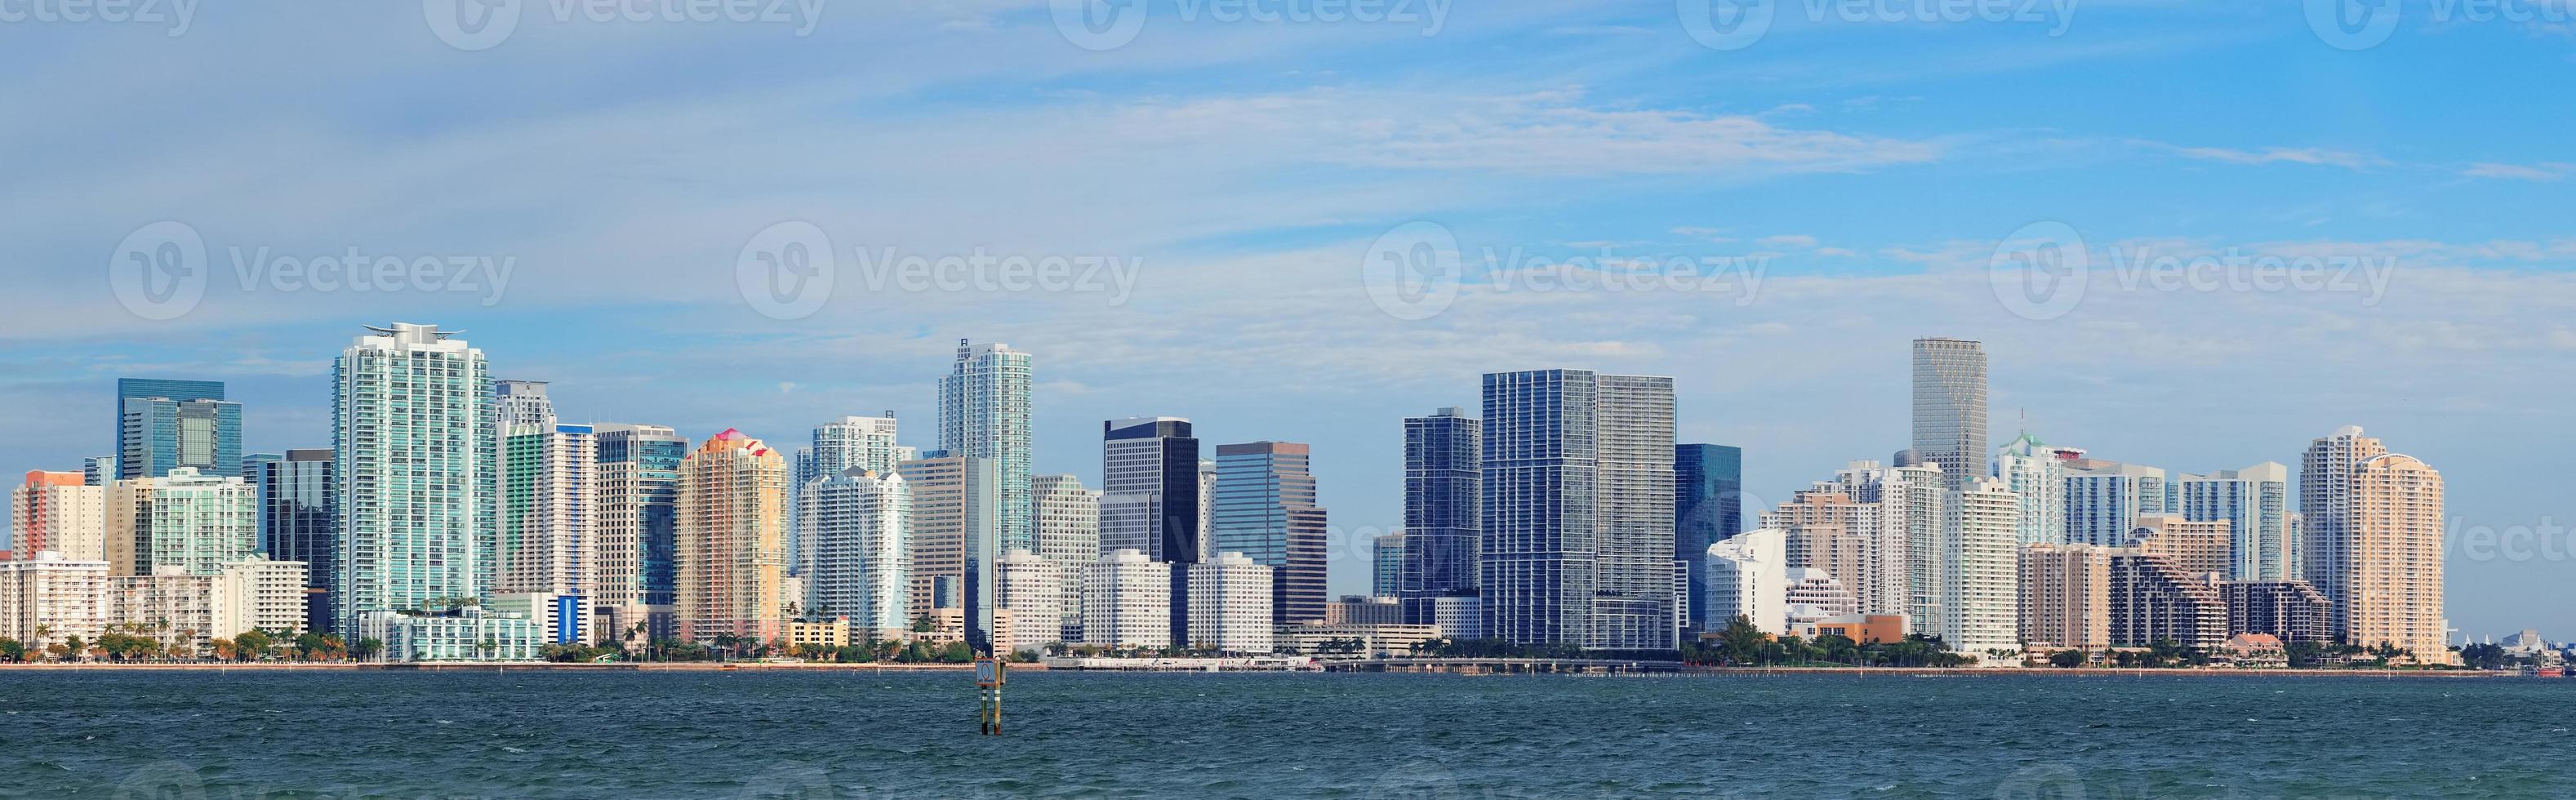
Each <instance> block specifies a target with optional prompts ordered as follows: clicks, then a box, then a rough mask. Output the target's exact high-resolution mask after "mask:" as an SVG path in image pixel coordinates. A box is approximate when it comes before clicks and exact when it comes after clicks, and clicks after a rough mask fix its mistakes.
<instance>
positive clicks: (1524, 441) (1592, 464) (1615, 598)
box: [1477, 370, 1680, 650]
mask: <svg viewBox="0 0 2576 800" xmlns="http://www.w3.org/2000/svg"><path fill="white" fill-rule="evenodd" d="M1483 394H1484V412H1485V413H1484V420H1483V425H1482V427H1483V434H1484V439H1483V447H1482V449H1483V453H1482V456H1483V465H1484V466H1483V474H1482V482H1481V483H1482V485H1481V490H1482V496H1483V502H1482V503H1481V506H1482V509H1481V511H1482V513H1483V515H1484V524H1483V526H1482V545H1481V546H1480V548H1479V559H1480V562H1481V563H1480V572H1479V575H1478V581H1477V583H1478V586H1479V587H1480V588H1479V591H1480V592H1481V596H1482V597H1483V598H1484V605H1485V619H1484V625H1483V627H1484V629H1485V633H1486V635H1487V636H1491V637H1496V638H1501V639H1505V640H1509V641H1512V642H1514V643H1518V644H1573V645H1577V646H1583V647H1590V648H1596V649H1608V650H1670V649H1674V648H1676V647H1678V646H1679V640H1678V634H1679V620H1680V616H1679V609H1676V608H1674V603H1675V601H1676V599H1677V597H1678V595H1679V594H1680V592H1678V591H1676V587H1675V581H1674V579H1673V575H1674V571H1675V561H1674V559H1673V557H1672V556H1673V547H1674V545H1673V530H1672V523H1673V516H1672V515H1673V453H1674V450H1673V383H1672V379H1671V378H1662V377H1647V376H1629V375H1603V374H1598V373H1594V372H1592V371H1590V370H1539V371H1531V372H1501V373H1488V374H1486V375H1485V376H1484V392H1483Z"/></svg>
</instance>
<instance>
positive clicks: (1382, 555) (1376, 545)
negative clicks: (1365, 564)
mask: <svg viewBox="0 0 2576 800" xmlns="http://www.w3.org/2000/svg"><path fill="white" fill-rule="evenodd" d="M1369 593H1370V594H1372V595H1375V596H1377V597H1399V596H1402V595H1403V593H1404V532H1403V531H1390V532H1387V533H1381V534H1378V536H1377V538H1376V539H1374V540H1371V541H1370V544H1369Z"/></svg>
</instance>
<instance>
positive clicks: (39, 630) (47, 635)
mask: <svg viewBox="0 0 2576 800" xmlns="http://www.w3.org/2000/svg"><path fill="white" fill-rule="evenodd" d="M35 633H36V640H35V641H34V642H31V643H29V644H28V645H27V649H29V650H33V651H36V652H39V653H42V652H45V649H46V648H45V646H46V645H48V644H51V643H52V639H53V638H54V626H52V625H46V624H42V623H38V624H37V625H36V631H35Z"/></svg>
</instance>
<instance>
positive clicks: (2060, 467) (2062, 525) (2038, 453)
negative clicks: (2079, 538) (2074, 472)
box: [1994, 433, 2084, 544]
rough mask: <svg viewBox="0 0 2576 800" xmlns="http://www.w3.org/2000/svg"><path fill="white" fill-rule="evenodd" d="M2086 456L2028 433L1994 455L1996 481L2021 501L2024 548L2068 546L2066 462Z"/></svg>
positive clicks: (2081, 452)
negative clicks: (2033, 546)
mask: <svg viewBox="0 0 2576 800" xmlns="http://www.w3.org/2000/svg"><path fill="white" fill-rule="evenodd" d="M2083 454H2084V451H2082V450H2076V449H2072V448H2064V447H2050V446H2048V445H2047V444H2043V443H2041V442H2040V441H2039V437H2036V436H2032V435H2030V434H2029V433H2023V434H2022V435H2021V436H2020V437H2019V438H2016V439H2014V440H2012V442H2011V443H2009V444H2006V445H2004V446H2003V449H2002V450H1998V451H1996V452H1995V470H1994V476H1995V479H1997V480H2000V481H2003V482H2004V488H2006V489H2010V490H2012V493H2013V494H2014V496H2017V497H2019V498H2021V525H2020V539H2021V543H2022V544H2065V543H2066V541H2067V539H2066V462H2067V461H2069V460H2071V459H2072V458H2075V457H2080V456H2082V455H2083Z"/></svg>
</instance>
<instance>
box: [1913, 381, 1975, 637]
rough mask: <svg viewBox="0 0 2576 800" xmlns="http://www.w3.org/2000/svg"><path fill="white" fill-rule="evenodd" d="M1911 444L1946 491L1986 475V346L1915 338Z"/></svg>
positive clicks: (1959, 487)
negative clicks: (1936, 470) (1933, 468)
mask: <svg viewBox="0 0 2576 800" xmlns="http://www.w3.org/2000/svg"><path fill="white" fill-rule="evenodd" d="M1913 442H1914V446H1913V450H1914V452H1915V453H1916V454H1917V455H1919V456H1921V457H1922V458H1923V459H1924V461H1926V462H1928V463H1931V464H1933V465H1936V466H1939V467H1940V468H1941V475H1942V479H1943V480H1944V481H1946V482H1947V483H1948V485H1949V487H1950V489H1951V491H1958V490H1960V489H1962V488H1965V487H1966V486H1967V484H1968V481H1969V479H1971V478H1975V477H1977V476H1980V475H1984V474H1986V463H1985V462H1986V349H1985V345H1983V344H1981V343H1978V342H1971V341H1964V340H1959V339H1941V338H1933V339H1916V340H1914V439H1913ZM1919 619H1920V618H1918V620H1919Z"/></svg>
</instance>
